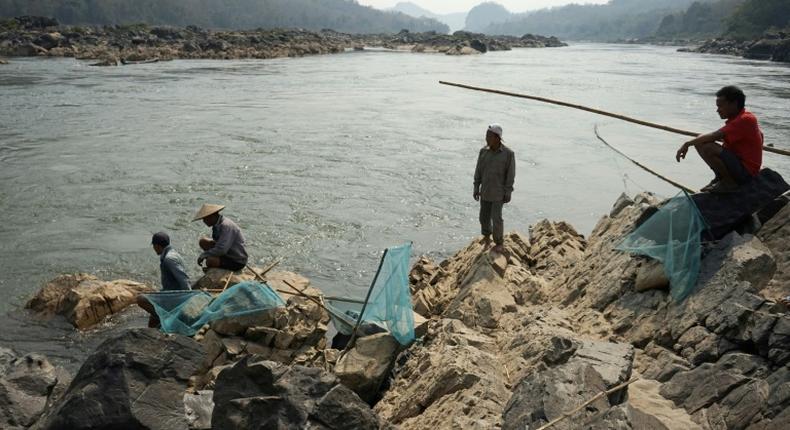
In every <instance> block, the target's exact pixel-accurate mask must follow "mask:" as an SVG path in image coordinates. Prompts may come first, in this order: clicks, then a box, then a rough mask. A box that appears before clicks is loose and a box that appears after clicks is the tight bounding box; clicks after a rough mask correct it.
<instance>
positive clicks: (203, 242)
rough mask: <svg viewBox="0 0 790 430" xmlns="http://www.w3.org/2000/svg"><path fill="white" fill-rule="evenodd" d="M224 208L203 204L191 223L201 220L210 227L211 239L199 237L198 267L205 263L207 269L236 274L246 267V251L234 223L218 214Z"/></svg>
mask: <svg viewBox="0 0 790 430" xmlns="http://www.w3.org/2000/svg"><path fill="white" fill-rule="evenodd" d="M222 209H225V206H221V205H210V204H204V205H203V206H202V207H201V208H200V210H198V212H197V214H195V219H193V220H192V221H197V220H203V223H204V224H206V225H207V226H209V227H211V239H209V238H207V237H201V238H200V241H199V244H200V249H202V250H203V252H202V253H201V254H200V257H198V265H202V264H203V262H204V261H205V262H206V267H208V268H220V269H226V270H231V271H234V272H237V271H239V270H241V269H243V268H244V266H246V265H247V250H246V249H244V235H243V234H242V233H241V229H240V228H239V226H238V225H236V223H235V222H233V221H231V220H230V218H227V217H225V216H223V215H221V214H220V211H221V210H222Z"/></svg>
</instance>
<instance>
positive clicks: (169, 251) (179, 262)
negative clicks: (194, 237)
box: [137, 231, 192, 327]
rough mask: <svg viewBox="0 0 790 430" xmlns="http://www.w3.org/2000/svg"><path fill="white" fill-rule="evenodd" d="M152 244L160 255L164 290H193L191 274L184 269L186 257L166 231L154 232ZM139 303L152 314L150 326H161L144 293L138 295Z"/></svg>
mask: <svg viewBox="0 0 790 430" xmlns="http://www.w3.org/2000/svg"><path fill="white" fill-rule="evenodd" d="M151 246H153V248H154V252H156V254H157V255H158V256H159V270H160V272H161V280H162V291H176V290H191V289H192V287H191V286H190V284H189V275H187V272H186V270H185V269H184V259H183V258H181V255H180V254H179V253H178V252H176V250H174V249H173V247H172V246H170V237H169V236H168V235H167V233H165V232H161V231H160V232H159V233H156V234H154V236H153V237H152V238H151ZM137 305H138V306H140V307H141V308H143V309H145V311H146V312H148V313H149V314H150V317H149V318H148V327H159V317H158V316H157V315H156V310H155V309H154V306H153V305H152V304H151V302H149V301H148V299H146V298H145V297H144V296H143V295H142V294H141V295H139V296H137Z"/></svg>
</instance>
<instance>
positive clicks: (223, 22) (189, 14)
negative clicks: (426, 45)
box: [0, 0, 449, 33]
mask: <svg viewBox="0 0 790 430" xmlns="http://www.w3.org/2000/svg"><path fill="white" fill-rule="evenodd" d="M22 15H36V16H48V17H53V18H56V19H57V20H58V21H59V22H60V23H62V24H72V25H84V24H88V25H106V24H111V25H124V24H135V23H145V24H150V25H172V26H187V25H196V26H199V27H204V28H218V29H252V28H305V29H310V30H321V29H333V30H336V31H340V32H346V33H396V32H398V31H400V30H402V29H407V30H409V31H420V32H422V31H437V32H440V33H447V32H448V31H449V28H448V27H447V25H445V24H442V23H440V22H438V21H436V20H435V19H430V18H413V17H410V16H407V15H405V14H403V13H399V12H385V11H381V10H377V9H374V8H371V7H367V6H362V5H360V4H358V3H357V2H356V1H350V0H0V17H4V18H12V17H16V16H22Z"/></svg>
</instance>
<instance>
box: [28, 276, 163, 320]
mask: <svg viewBox="0 0 790 430" xmlns="http://www.w3.org/2000/svg"><path fill="white" fill-rule="evenodd" d="M148 291H153V289H152V288H151V287H149V286H147V285H144V284H141V283H138V282H133V281H127V280H117V281H109V282H106V281H101V280H99V278H97V277H95V276H92V275H86V274H76V275H62V276H59V277H57V278H55V279H53V280H52V281H50V282H48V283H47V285H45V286H44V287H43V288H42V289H41V290H39V292H38V293H37V294H36V296H35V297H33V298H32V299H30V301H29V302H27V304H26V305H25V307H26V308H27V309H31V310H33V311H34V312H36V313H38V314H39V315H41V316H52V315H62V316H64V317H66V319H67V320H68V321H69V322H70V323H71V324H72V325H74V327H77V328H78V329H81V330H84V329H87V328H90V327H92V326H94V325H96V324H98V323H99V322H101V321H103V320H104V319H105V318H106V317H107V316H108V315H111V314H115V313H118V312H120V311H122V310H123V309H125V308H126V307H127V306H129V305H132V304H135V303H136V301H137V296H138V295H139V294H140V293H144V292H148Z"/></svg>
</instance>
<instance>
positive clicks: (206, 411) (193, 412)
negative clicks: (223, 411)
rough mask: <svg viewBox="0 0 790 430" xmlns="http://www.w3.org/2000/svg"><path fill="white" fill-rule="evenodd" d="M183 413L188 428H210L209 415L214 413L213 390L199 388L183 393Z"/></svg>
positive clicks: (201, 429)
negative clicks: (192, 391) (193, 391)
mask: <svg viewBox="0 0 790 430" xmlns="http://www.w3.org/2000/svg"><path fill="white" fill-rule="evenodd" d="M184 413H185V414H186V417H187V424H188V426H189V428H190V429H195V430H204V429H211V415H212V414H213V413H214V392H213V391H211V390H200V391H198V392H197V393H184Z"/></svg>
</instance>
